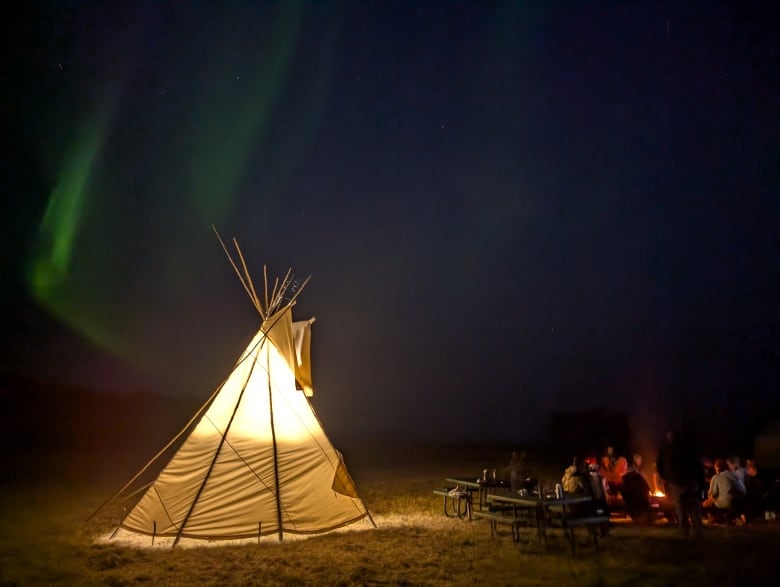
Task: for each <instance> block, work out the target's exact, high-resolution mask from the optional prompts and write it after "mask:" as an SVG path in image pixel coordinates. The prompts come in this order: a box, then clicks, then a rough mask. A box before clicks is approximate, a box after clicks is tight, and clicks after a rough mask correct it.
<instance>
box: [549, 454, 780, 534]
mask: <svg viewBox="0 0 780 587" xmlns="http://www.w3.org/2000/svg"><path fill="white" fill-rule="evenodd" d="M702 462H703V467H704V471H703V479H702V480H703V482H704V484H703V486H702V492H701V499H700V500H699V501H700V502H701V510H702V512H703V514H704V516H705V519H706V520H707V521H709V522H710V523H718V522H733V523H735V524H737V525H744V524H746V523H748V522H750V521H758V520H762V519H763V520H773V519H775V511H776V505H777V499H776V497H775V496H774V494H773V493H772V492H771V490H770V487H769V486H768V484H767V483H766V482H765V481H764V480H763V479H762V476H761V475H760V474H759V470H758V464H757V463H756V461H755V460H752V459H748V460H747V461H746V463H745V466H744V467H743V466H742V464H741V461H740V459H739V458H738V457H729V458H727V459H722V458H720V459H716V460H715V461H714V462H711V461H709V460H707V459H703V461H702ZM648 478H649V479H650V481H651V482H652V483H653V485H655V491H653V490H652V489H651V488H650V483H648ZM561 484H562V486H563V490H564V491H565V492H566V493H570V494H588V495H591V496H592V497H593V498H594V499H595V500H597V501H601V502H603V503H604V505H605V506H606V507H607V509H608V510H612V511H614V510H624V511H625V512H626V513H627V514H628V515H629V516H630V517H631V518H632V519H633V520H635V521H637V522H639V523H652V522H653V521H654V520H655V519H657V518H659V517H666V518H668V519H669V520H674V517H675V509H674V504H673V503H672V502H670V501H668V500H666V499H665V495H664V493H665V492H663V491H661V488H662V487H663V486H664V481H663V479H660V478H659V477H658V474H657V473H655V472H653V474H652V475H650V476H648V477H647V478H646V477H645V475H644V472H643V459H642V455H641V454H639V453H633V454H632V455H631V461H630V462H629V460H628V459H626V458H625V457H623V456H618V455H617V454H616V453H615V451H614V449H613V448H612V447H607V449H606V451H605V453H604V455H603V456H602V457H601V459H600V460H596V459H595V458H589V459H585V460H584V461H580V460H579V459H577V458H575V459H574V461H573V462H572V464H571V465H570V466H569V467H567V468H566V470H565V471H564V474H563V477H562V478H561Z"/></svg>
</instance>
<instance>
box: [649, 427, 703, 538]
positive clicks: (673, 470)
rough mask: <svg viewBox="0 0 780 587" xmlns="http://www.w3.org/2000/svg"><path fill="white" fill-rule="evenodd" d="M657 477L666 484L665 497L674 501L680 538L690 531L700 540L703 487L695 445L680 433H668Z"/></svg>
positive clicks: (661, 451)
mask: <svg viewBox="0 0 780 587" xmlns="http://www.w3.org/2000/svg"><path fill="white" fill-rule="evenodd" d="M657 467H658V474H659V476H660V477H661V478H662V479H663V480H664V482H665V484H666V494H667V495H669V497H671V499H672V500H673V501H674V506H675V512H676V514H677V520H678V523H679V525H680V528H681V529H682V531H683V534H684V535H685V536H687V535H688V534H689V532H690V527H691V526H693V529H694V531H695V533H696V537H697V538H701V536H702V518H701V502H700V501H699V496H700V495H701V492H702V489H703V487H704V479H703V477H704V475H703V474H702V468H701V461H700V458H699V454H698V450H697V446H696V443H695V442H694V441H693V439H692V438H691V437H690V435H689V434H688V435H686V434H685V433H684V432H683V430H681V429H676V430H670V431H669V432H667V433H666V441H665V442H664V444H663V446H662V447H661V450H660V454H659V458H658V463H657Z"/></svg>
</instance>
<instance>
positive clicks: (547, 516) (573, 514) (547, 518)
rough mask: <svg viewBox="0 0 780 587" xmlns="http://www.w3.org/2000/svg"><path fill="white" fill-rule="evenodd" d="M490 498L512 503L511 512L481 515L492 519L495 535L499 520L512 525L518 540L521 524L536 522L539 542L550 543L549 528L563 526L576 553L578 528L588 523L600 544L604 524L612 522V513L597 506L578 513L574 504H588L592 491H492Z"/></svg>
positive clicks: (492, 501)
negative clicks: (561, 493)
mask: <svg viewBox="0 0 780 587" xmlns="http://www.w3.org/2000/svg"><path fill="white" fill-rule="evenodd" d="M486 500H487V502H488V503H489V504H497V505H504V506H507V505H508V506H510V507H511V510H510V512H511V513H509V514H507V513H502V512H496V513H490V512H485V513H480V514H479V515H478V517H481V518H486V519H488V520H489V521H490V525H491V536H495V532H496V524H498V523H509V524H511V526H512V537H513V539H514V540H515V541H518V540H519V527H521V526H523V525H526V526H535V527H536V529H537V542H538V543H539V544H540V545H544V546H547V545H548V537H547V530H548V529H549V528H554V527H560V528H562V529H563V531H564V535H565V536H566V538H567V540H568V541H569V544H570V546H571V550H572V554H574V553H575V549H576V542H575V540H574V529H575V528H578V527H585V528H587V529H588V530H589V532H590V533H591V535H592V537H593V541H594V545H595V546H596V547H598V536H599V533H600V531H601V528H602V526H603V525H605V524H608V523H609V515H608V514H607V513H606V512H605V511H602V512H599V511H598V510H597V509H595V508H594V511H593V512H592V513H588V514H587V515H583V514H581V513H578V512H577V511H576V510H575V509H574V508H572V507H571V506H573V505H576V504H585V503H588V502H591V501H593V498H592V497H591V496H588V495H565V496H564V497H562V498H556V497H547V496H539V495H535V494H529V495H511V496H510V495H494V494H488V495H487V497H486Z"/></svg>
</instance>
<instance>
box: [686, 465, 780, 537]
mask: <svg viewBox="0 0 780 587" xmlns="http://www.w3.org/2000/svg"><path fill="white" fill-rule="evenodd" d="M702 462H703V466H704V480H705V484H706V486H707V493H706V496H705V498H704V500H703V501H702V504H701V505H702V511H703V514H704V516H705V520H706V521H708V522H710V523H715V522H723V521H725V522H729V521H733V522H734V523H736V524H737V525H743V524H745V523H747V522H750V521H758V520H762V519H764V520H767V521H769V520H772V519H774V517H775V505H776V504H775V501H776V500H775V498H774V497H773V494H772V493H771V492H770V490H769V489H770V488H769V487H768V486H767V484H766V483H765V481H764V480H763V479H762V475H761V474H760V473H759V470H758V463H756V461H755V460H753V459H748V460H747V461H746V462H745V466H744V467H743V466H742V463H741V461H740V459H739V457H735V456H732V457H729V458H726V459H723V458H719V459H716V460H715V461H714V462H712V461H710V460H709V459H703V461H702Z"/></svg>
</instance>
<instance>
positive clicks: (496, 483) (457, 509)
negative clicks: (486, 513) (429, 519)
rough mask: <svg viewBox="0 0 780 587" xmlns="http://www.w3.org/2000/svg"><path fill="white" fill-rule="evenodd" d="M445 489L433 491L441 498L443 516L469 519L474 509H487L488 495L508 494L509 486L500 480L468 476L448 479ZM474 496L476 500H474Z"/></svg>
mask: <svg viewBox="0 0 780 587" xmlns="http://www.w3.org/2000/svg"><path fill="white" fill-rule="evenodd" d="M445 483H446V484H447V485H446V486H445V487H440V488H438V489H434V490H433V493H434V494H435V495H439V496H442V497H443V502H444V515H446V516H448V517H459V518H468V519H471V517H472V513H473V512H474V508H475V507H476V508H477V509H478V510H480V511H481V510H485V509H487V507H488V504H487V496H488V493H496V494H508V493H509V491H510V486H509V483H508V482H507V481H504V480H502V479H489V478H488V479H475V478H473V477H470V476H468V475H461V476H459V477H448V478H447V479H445ZM474 494H476V500H475V499H474V497H475V495H474Z"/></svg>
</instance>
